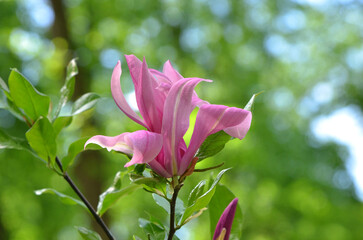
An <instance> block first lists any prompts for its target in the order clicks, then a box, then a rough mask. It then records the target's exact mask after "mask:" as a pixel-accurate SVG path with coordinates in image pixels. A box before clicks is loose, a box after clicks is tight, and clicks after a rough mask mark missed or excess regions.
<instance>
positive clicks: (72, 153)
mask: <svg viewBox="0 0 363 240" xmlns="http://www.w3.org/2000/svg"><path fill="white" fill-rule="evenodd" d="M88 139H89V137H84V138H81V139H78V140H77V141H74V142H73V143H72V144H71V145H70V146H69V148H68V153H67V156H65V157H64V158H63V159H62V165H63V170H64V171H67V168H68V167H69V166H70V165H72V164H73V161H74V159H75V157H76V156H77V155H78V153H80V152H82V151H83V150H84V144H85V143H86V142H87V140H88Z"/></svg>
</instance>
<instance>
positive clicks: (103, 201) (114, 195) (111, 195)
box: [97, 172, 141, 216]
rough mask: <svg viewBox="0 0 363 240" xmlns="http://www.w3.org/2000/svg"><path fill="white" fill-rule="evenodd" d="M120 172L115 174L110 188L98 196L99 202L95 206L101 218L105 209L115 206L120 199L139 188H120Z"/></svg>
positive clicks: (135, 186) (133, 185) (133, 186)
mask: <svg viewBox="0 0 363 240" xmlns="http://www.w3.org/2000/svg"><path fill="white" fill-rule="evenodd" d="M121 176H122V174H121V172H118V173H117V174H116V177H115V179H114V181H113V184H112V186H111V187H109V188H108V189H107V190H106V191H105V192H104V193H102V194H101V195H100V200H99V201H98V205H97V214H98V215H100V216H102V215H103V214H104V213H105V212H106V211H107V209H109V208H110V207H111V206H112V205H113V204H115V203H116V202H117V201H118V200H119V199H120V198H121V197H123V196H126V195H128V194H130V193H132V192H134V191H135V190H137V189H139V188H141V186H140V185H136V184H131V185H129V186H127V187H124V188H121Z"/></svg>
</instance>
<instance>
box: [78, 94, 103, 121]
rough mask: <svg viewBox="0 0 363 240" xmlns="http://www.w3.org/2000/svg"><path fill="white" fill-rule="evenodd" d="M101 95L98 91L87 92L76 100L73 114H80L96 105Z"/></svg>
mask: <svg viewBox="0 0 363 240" xmlns="http://www.w3.org/2000/svg"><path fill="white" fill-rule="evenodd" d="M99 98H100V96H98V95H97V94H96V93H86V94H84V95H82V96H81V97H80V98H78V99H77V101H75V103H74V104H73V107H72V116H74V115H77V114H80V113H82V112H84V111H87V110H88V109H91V108H92V107H94V106H95V105H96V103H97V101H98V99H99Z"/></svg>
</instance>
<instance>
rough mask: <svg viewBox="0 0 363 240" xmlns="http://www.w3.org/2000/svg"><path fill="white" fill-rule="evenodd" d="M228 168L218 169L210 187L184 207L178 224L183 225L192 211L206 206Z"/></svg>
mask: <svg viewBox="0 0 363 240" xmlns="http://www.w3.org/2000/svg"><path fill="white" fill-rule="evenodd" d="M228 170H229V169H224V170H222V171H220V172H219V174H218V175H217V177H216V178H215V180H214V181H213V183H212V185H211V186H210V188H209V189H208V190H207V191H206V192H205V193H204V194H203V195H201V196H200V197H199V198H197V199H196V200H195V202H194V203H192V205H189V206H188V207H187V208H186V209H185V212H184V214H183V216H182V218H181V220H180V222H179V225H183V224H184V223H185V221H186V220H187V219H188V218H190V217H191V216H192V215H193V213H195V212H197V211H200V210H201V209H203V208H205V207H207V206H208V203H209V202H210V200H211V199H212V197H213V194H214V192H215V189H216V186H217V184H218V182H219V181H220V180H221V178H222V176H223V174H224V173H225V172H226V171H228Z"/></svg>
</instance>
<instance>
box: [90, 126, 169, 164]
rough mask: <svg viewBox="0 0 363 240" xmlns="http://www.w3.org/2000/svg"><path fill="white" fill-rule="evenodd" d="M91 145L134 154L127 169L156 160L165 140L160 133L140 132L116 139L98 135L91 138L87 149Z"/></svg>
mask: <svg viewBox="0 0 363 240" xmlns="http://www.w3.org/2000/svg"><path fill="white" fill-rule="evenodd" d="M90 143H94V144H97V145H99V146H101V147H104V148H107V150H108V151H111V150H115V151H118V152H123V153H126V154H132V155H133V156H132V159H131V161H130V162H128V163H126V164H125V167H129V166H131V165H133V164H136V163H137V164H140V163H148V162H151V161H152V160H154V159H155V157H156V156H157V155H158V154H159V152H160V150H161V147H162V145H163V138H162V136H161V135H160V134H158V133H153V132H149V131H145V130H140V131H136V132H133V133H123V134H121V135H118V136H115V137H108V136H101V135H97V136H94V137H92V138H90V139H89V140H88V141H87V142H86V144H85V147H86V146H87V145H88V144H90Z"/></svg>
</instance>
